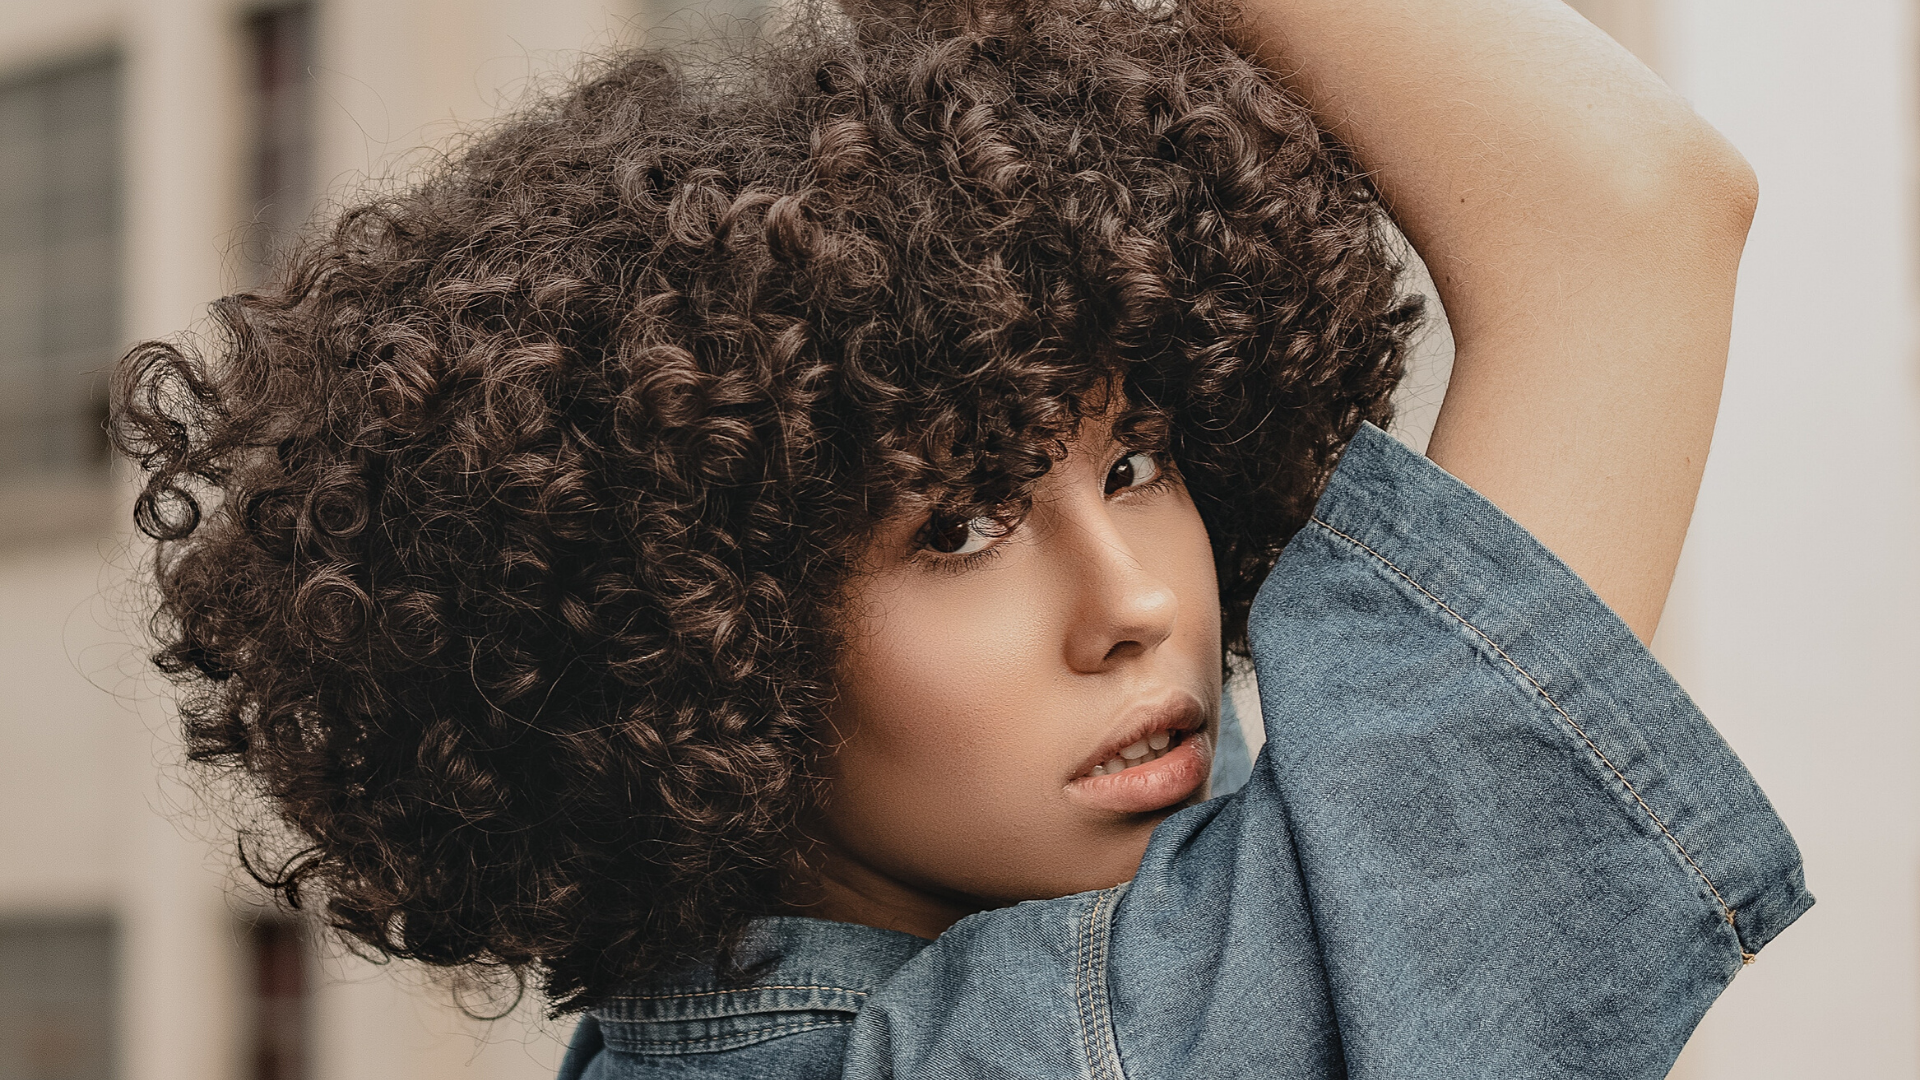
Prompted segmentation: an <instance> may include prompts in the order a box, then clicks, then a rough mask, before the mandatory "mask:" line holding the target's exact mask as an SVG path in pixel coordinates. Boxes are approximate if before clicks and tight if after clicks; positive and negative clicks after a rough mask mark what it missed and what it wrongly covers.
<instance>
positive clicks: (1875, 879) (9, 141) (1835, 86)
mask: <svg viewBox="0 0 1920 1080" xmlns="http://www.w3.org/2000/svg"><path fill="white" fill-rule="evenodd" d="M753 2H755V0H737V6H735V7H731V8H729V7H726V6H724V4H725V3H726V0H714V6H713V7H712V8H711V10H712V11H714V12H716V13H718V14H720V15H722V16H724V15H726V14H728V13H731V12H737V13H741V14H745V13H747V12H748V10H749V8H748V6H747V5H749V4H751V3H753ZM669 5H671V7H669ZM1913 5H1914V0H1846V2H1845V3H1840V4H1832V3H1822V2H1817V0H1583V2H1580V3H1576V4H1575V6H1576V7H1578V8H1579V9H1580V10H1581V11H1582V12H1583V13H1584V14H1586V15H1587V16H1588V17H1589V18H1591V19H1593V20H1594V21H1595V22H1596V23H1598V24H1599V25H1601V26H1602V27H1603V28H1605V29H1607V30H1608V31H1609V32H1610V33H1613V34H1614V35H1615V36H1616V37H1617V38H1618V39H1619V40H1621V41H1622V42H1623V43H1624V44H1626V45H1627V46H1628V47H1629V48H1632V49H1633V50H1634V51H1635V52H1636V53H1638V54H1639V55H1640V56H1641V57H1642V58H1643V59H1645V60H1646V61H1647V62H1648V63H1649V65H1650V66H1652V67H1654V68H1655V70H1657V71H1659V72H1660V73H1661V74H1662V75H1663V76H1665V77H1666V78H1667V79H1668V81H1669V82H1671V83H1672V84H1673V85H1674V86H1675V87H1676V88H1677V89H1679V90H1680V91H1681V92H1682V93H1683V94H1685V95H1687V96H1688V97H1689V98H1690V99H1691V100H1692V101H1693V102H1694V104H1695V105H1696V107H1698V108H1699V109H1700V110H1701V111H1702V112H1703V113H1704V114H1705V115H1706V116H1707V117H1708V118H1709V119H1710V120H1712V121H1713V122H1714V123H1715V124H1717V125H1718V126H1719V127H1720V128H1721V130H1722V131H1724V132H1726V133H1727V135H1728V136H1729V137H1730V138H1731V139H1732V140H1733V141H1734V143H1735V144H1736V145H1738V146H1739V147H1740V149H1741V150H1743V151H1744V152H1745V153H1746V155H1747V156H1748V158H1749V159H1750V160H1751V161H1752V162H1753V163H1754V166H1755V168H1756V169H1757V170H1758V172H1759V174H1760V178H1761V184H1762V188H1763V197H1762V203H1761V209H1760V214H1759V218H1758V220H1757V221H1756V223H1755V227H1754V232H1753V238H1752V242H1751V244H1750V246H1749V249H1748V254H1747V259H1746V263H1745V265H1744V268H1743V276H1742V284H1741V292H1740V299H1739V305H1738V311H1737V314H1736V327H1735V335H1734V346H1733V362H1732V365H1731V368H1730V371H1729V375H1728V382H1727V393H1726V398H1725V403H1724V406H1723V410H1722V417H1721V423H1720V428H1719V432H1718V435H1717V436H1716V441H1715V444H1714V451H1713V457H1712V459H1711V461H1710V463H1709V466H1708V471H1707V479H1706V483H1705V485H1704V488H1703V491H1702V493H1701V500H1700V506H1699V511H1698V513H1697V515H1696V518H1695V523H1694V528H1693V531H1692V534H1691V536H1690V539H1689V541H1688V547H1687V553H1686V556H1685V559H1684V560H1683V565H1682V569H1681V574H1680V577H1679V580H1678V582H1677V583H1676V586H1675V592H1674V598H1673V601H1672V603H1671V605H1670V607H1669V609H1668V616H1667V619H1666V621H1665V622H1664V623H1663V625H1662V627H1661V631H1660V635H1659V637H1658V638H1657V639H1656V642H1655V645H1656V648H1657V649H1658V650H1659V652H1660V653H1661V655H1662V656H1663V658H1664V659H1666V660H1667V662H1668V663H1669V664H1670V665H1671V666H1672V667H1673V668H1674V670H1675V672H1676V674H1677V675H1678V676H1679V677H1680V680H1681V682H1682V683H1683V684H1685V685H1686V686H1687V687H1688V688H1689V689H1690V690H1691V691H1692V692H1693V693H1694V695H1695V696H1696V697H1697V698H1698V699H1699V700H1700V702H1701V704H1702V705H1703V707H1704V708H1705V709H1706V711H1707V713H1708V714H1709V715H1710V716H1712V717H1714V718H1715V720H1716V722H1717V723H1718V724H1719V725H1720V727H1721V729H1722V730H1723V731H1724V732H1725V733H1726V735H1727V737H1728V739H1729V741H1731V742H1732V743H1733V745H1734V747H1735V748H1736V749H1737V750H1738V751H1740V753H1741V754H1742V755H1743V756H1744V757H1745V758H1746V760H1747V762H1748V763H1749V764H1750V766H1751V767H1752V768H1753V770H1754V772H1755V773H1756V774H1757V775H1758V776H1759V778H1760V780H1761V782H1762V784H1763V785H1764V786H1765V787H1766V789H1767V790H1768V792H1769V793H1770V794H1771V795H1772V797H1773V798H1774V799H1775V801H1776V803H1777V804H1778V805H1779V808H1780V809H1781V811H1782V812H1783V814H1784V815H1785V816H1786V819H1787V821H1788V822H1789V824H1790V825H1791V826H1792V827H1793V828H1794V830H1795V833H1796V835H1797V836H1798V838H1799V840H1800V842H1801V844H1802V847H1803V848H1804V850H1805V853H1806V857H1807V867H1808V876H1809V879H1810V883H1811V885H1812V887H1813V889H1814V891H1815V893H1816V894H1817V895H1818V896H1819V898H1820V904H1819V906H1818V907H1816V908H1815V909H1814V910H1813V911H1812V912H1811V913H1810V914H1809V915H1808V916H1806V918H1804V919H1803V920H1802V922H1801V924H1800V925H1799V926H1796V927H1795V928H1794V929H1793V930H1792V931H1791V932H1790V933H1788V934H1787V935H1786V936H1785V937H1783V938H1782V939H1781V940H1780V941H1779V942H1778V943H1777V944H1775V945H1774V946H1773V947H1772V948H1771V949H1769V950H1768V952H1767V953H1766V954H1765V956H1764V957H1763V958H1762V959H1761V960H1760V962H1759V963H1758V964H1756V965H1755V966H1754V967H1752V968H1750V969H1748V970H1746V971H1745V972H1743V973H1742V974H1741V975H1740V977H1739V978H1738V979H1737V980H1736V981H1735V983H1734V985H1733V987H1732V989H1731V990H1730V991H1729V992H1728V993H1727V995H1726V997H1725V998H1724V999H1723V1000H1722V1002H1721V1003H1720V1004H1719V1005H1718V1006H1716V1008H1715V1009H1714V1011H1713V1012H1712V1013H1711V1014H1710V1015H1709V1017H1708V1019H1707V1021H1706V1022H1705V1024H1703V1026H1702V1028H1701V1030H1700V1032H1699V1034H1698V1035H1697V1036H1696V1038H1695V1039H1694V1042H1693V1044H1692V1045H1691V1046H1690V1047H1689V1048H1688V1050H1687V1053H1686V1054H1685V1055H1684V1056H1683V1057H1682V1059H1681V1062H1680V1064H1679V1066H1678V1067H1677V1069H1676V1072H1675V1076H1678V1077H1684V1078H1686V1080H1708V1078H1711V1080H1732V1078H1734V1077H1741V1078H1743V1080H1752V1078H1756V1077H1758V1078H1772V1077H1780V1078H1787V1077H1794V1078H1798V1077H1806V1076H1816V1075H1818V1076H1830V1075H1845V1076H1858V1077H1874V1078H1879V1077H1888V1078H1920V1023H1917V1022H1916V1021H1920V968H1917V966H1916V961H1920V940H1916V937H1917V936H1920V805H1917V804H1920V746H1917V745H1916V742H1917V741H1920V727H1917V726H1916V721H1917V720H1920V705H1917V704H1916V696H1915V694H1914V692H1913V691H1912V689H1911V684H1912V682H1913V678H1914V677H1913V672H1914V671H1915V670H1920V663H1917V662H1916V654H1917V653H1920V648H1917V647H1920V619H1916V616H1915V614H1914V612H1915V601H1916V600H1920V571H1917V570H1916V569H1915V560H1916V556H1920V472H1917V471H1916V464H1917V463H1920V457H1916V454H1917V453H1920V388H1916V372H1920V365H1917V364H1916V355H1915V347H1914V346H1915V340H1914V328H1915V322H1916V314H1920V295H1917V294H1916V281H1915V275H1914V273H1913V261H1914V253H1915V245H1916V242H1920V230H1917V229H1916V227H1915V215H1914V213H1913V205H1914V197H1915V183H1914V181H1915V176H1914V168H1913V158H1914V148H1915V142H1916V136H1917V135H1920V116H1917V115H1916V110H1915V107H1914V105H1915V93H1916V89H1917V88H1920V87H1917V85H1916V80H1915V78H1914V75H1915V70H1914V69H1915V55H1916V49H1915V45H1916V34H1915V19H1914V10H1913ZM687 10H689V9H687V8H683V7H681V6H680V4H679V3H678V2H677V0H657V2H656V3H655V5H654V6H652V7H648V6H646V0H312V2H309V3H302V4H253V3H245V2H241V0H60V2H59V3H51V2H48V0H0V1080H13V1078H16V1077H19V1078H29V1077H30V1078H35V1080H52V1078H60V1080H96V1078H99V1080H104V1078H109V1077H113V1078H124V1080H189V1078H191V1080H293V1078H299V1080H335V1078H340V1080H346V1078H373V1077H409V1078H413V1077H421V1078H434V1077H455V1076H460V1077H467V1076H471V1077H481V1078H501V1080H505V1078H509V1077H514V1078H518V1077H526V1078H537V1077H544V1076H550V1075H552V1072H553V1069H554V1067H555V1065H556V1063H557V1061H558V1058H559V1052H560V1041H561V1040H562V1039H563V1038H564V1035H565V1030H566V1027H567V1026H568V1025H565V1024H558V1025H556V1024H552V1023H548V1022H544V1021H541V1020H540V1019H539V1016H538V1003H537V1002H526V1003H523V1004H522V1006H521V1007H520V1008H519V1009H517V1010H516V1011H515V1012H513V1013H512V1014H511V1015H510V1016H508V1017H507V1018H506V1019H503V1020H499V1021H495V1022H492V1023H484V1022H481V1021H477V1020H473V1019H470V1018H469V1017H468V1016H466V1015H464V1014H463V1013H462V1012H461V1011H460V1010H459V1009H457V1008H455V1007H454V1006H453V1005H452V1004H451V1002H450V998H449V994H448V992H447V991H446V990H445V989H443V988H441V987H439V986H436V985H434V984H431V983H430V982H429V981H428V980H427V979H425V978H424V977H423V976H421V975H420V974H419V973H417V972H412V971H407V970H402V969H399V968H396V967H391V966H389V967H377V966H374V965H371V964H368V963H366V962H364V961H360V960H356V959H353V958H351V957H348V956H343V955H342V954H341V953H340V951H339V950H338V949H337V948H330V947H327V946H325V945H324V944H322V943H319V942H316V941H314V940H312V938H311V936H310V935H308V934H307V933H306V932H305V931H304V930H303V928H301V927H300V926H299V925H298V924H296V923H293V922H290V921H288V920H286V919H285V918H284V917H283V916H281V915H279V914H278V913H276V912H274V911H272V910H271V909H269V908H267V907H265V906H263V905H262V904H260V902H259V899H258V897H257V895H256V894H254V893H253V892H251V891H249V889H247V888H245V887H242V886H241V885H238V884H236V883H235V875H234V874H233V873H232V866H231V861H230V858H229V857H228V855H227V853H226V842H225V841H224V840H223V839H222V835H221V831H222V824H221V822H220V821H219V820H218V819H217V817H216V816H215V815H214V814H213V813H212V812H211V811H210V810H208V809H207V808H205V807H201V806H199V805H198V804H196V803H195V801H194V800H193V799H192V797H191V796H190V795H189V794H188V793H187V791H186V789H185V788H184V787H183V785H182V784H181V776H180V768H179V765H178V754H177V747H176V745H175V742H174V740H173V738H172V736H171V735H170V728H169V724H168V717H167V713H166V708H165V702H164V699H163V697H162V696H161V694H162V690H163V687H161V685H160V684H159V683H158V682H157V680H156V679H154V678H153V677H152V676H150V675H148V674H147V673H146V672H145V671H144V668H143V660H142V658H141V656H140V653H139V647H138V644H137V642H138V636H139V625H138V618H137V615H135V614H133V613H135V612H137V611H138V608H139V604H140V601H141V598H140V597H139V595H138V594H137V592H133V591H130V587H129V586H128V585H127V581H128V573H127V572H128V570H129V568H130V567H132V566H133V565H134V563H135V562H136V561H137V559H138V558H139V550H138V548H137V547H134V546H133V545H132V543H131V541H130V539H129V538H128V536H127V529H126V526H125V523H124V522H125V504H126V499H127V493H126V491H125V490H124V488H122V487H117V486H116V485H115V484H114V483H113V480H112V474H111V472H110V470H109V467H108V464H107V461H106V457H105V452H104V446H103V443H102V440H101V438H100V436H99V422H100V419H101V416H102V409H103V407H104V406H103V402H104V382H103V379H102V372H103V371H104V369H105V367H106V366H107V365H108V364H109V363H110V362H111V361H112V359H113V357H114V356H115V355H116V354H117V353H118V351H119V350H121V349H122V348H124V346H125V345H126V343H128V342H129V341H132V340H135V339H138V338H142V337H148V336H154V335H164V334H168V333H172V332H174V331H177V330H180V329H181V328H184V327H190V326H192V325H194V324H195V323H196V321H197V320H198V319H199V318H200V312H201V311H202V309H203V307H204V305H205V303H206V302H207V301H208V300H209V299H211V298H213V297H215V296H218V295H220V294H221V293H223V292H225V291H227V290H229V289H231V288H232V287H234V286H235V285H236V284H239V283H243V282H245V281H246V280H248V278H249V277H251V276H253V275H255V274H257V272H258V266H259V263H260V261H261V259H262V258H263V257H264V255H265V253H266V252H268V251H270V250H271V247H272V245H273V244H274V243H275V242H276V240H277V239H278V238H281V237H284V236H285V235H286V233H287V231H288V230H290V229H292V228H294V227H296V226H297V225H298V224H299V223H300V222H301V221H304V220H305V219H306V218H307V217H308V215H309V214H310V213H311V212H312V209H313V207H314V206H315V205H316V203H318V202H320V201H322V200H324V197H325V195H326V193H327V192H329V191H337V190H339V189H341V188H342V187H343V186H347V185H351V184H353V183H354V182H356V181H357V180H358V179H359V178H362V177H365V176H369V175H371V176H376V177H377V176H383V175H388V174H390V173H392V172H394V171H403V170H404V169H405V167H406V164H407V160H408V156H407V155H408V153H409V152H410V151H412V150H413V149H414V148H416V147H418V146H421V145H426V144H436V143H440V144H444V142H445V141H446V140H448V139H449V138H451V137H453V136H455V135H457V133H458V132H459V131H460V130H461V128H462V125H470V124H472V123H474V122H477V121H480V120H483V119H485V118H486V117H487V116H489V115H492V114H493V113H495V112H496V111H497V110H498V109H500V108H501V107H502V106H504V105H510V104H511V103H512V102H514V101H515V100H517V98H518V97H519V96H520V95H521V94H523V93H524V92H525V91H526V89H527V88H528V87H529V86H530V85H532V84H534V83H537V82H538V80H540V79H541V78H542V77H545V76H549V75H550V74H551V73H553V72H555V71H564V70H565V69H567V68H568V67H569V66H570V65H571V64H572V63H573V62H574V61H575V60H576V59H577V58H578V57H579V56H580V54H581V53H582V52H588V53H591V52H600V51H604V50H606V49H608V48H611V47H614V46H616V45H618V44H620V43H623V42H632V41H636V40H639V39H641V38H642V37H644V36H645V35H646V32H647V28H648V27H651V26H655V25H658V24H659V23H661V22H662V21H663V20H665V19H666V18H667V17H668V16H670V15H672V14H674V12H676V11H681V12H685V11H687ZM1446 362H1447V346H1446V336H1445V331H1444V326H1440V327H1437V328H1436V330H1435V331H1434V333H1433V334H1432V335H1430V337H1429V339H1428V342H1427V345H1426V347H1425V348H1424V349H1423V351H1422V359H1421V364H1420V370H1419V371H1418V372H1416V375H1415V377H1414V379H1413V380H1412V381H1411V382H1410V385H1409V392H1408V395H1407V400H1408V403H1409V406H1410V407H1409V409H1408V416H1407V419H1406V421H1405V424H1404V432H1403V433H1404V434H1406V435H1407V436H1408V437H1409V438H1411V439H1413V440H1414V441H1418V440H1419V438H1420V437H1421V434H1420V433H1421V429H1422V427H1423V425H1424V424H1425V423H1427V422H1428V421H1429V420H1430V416H1431V410H1432V407H1433V405H1435V404H1437V401H1438V398H1439V394H1440V392H1441V390H1442V389H1443V388H1444V380H1445V369H1446Z"/></svg>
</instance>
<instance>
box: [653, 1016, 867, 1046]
mask: <svg viewBox="0 0 1920 1080" xmlns="http://www.w3.org/2000/svg"><path fill="white" fill-rule="evenodd" d="M851 1023H853V1021H852V1020H817V1021H815V1022H813V1023H811V1024H774V1025H772V1026H771V1027H763V1028H749V1029H747V1030H746V1031H730V1032H727V1033H726V1034H724V1035H700V1036H696V1037H694V1038H691V1039H632V1040H622V1041H627V1042H631V1043H632V1045H634V1046H640V1047H648V1048H655V1047H665V1046H691V1045H693V1044H694V1043H716V1042H726V1041H728V1040H731V1039H739V1038H745V1037H746V1036H749V1035H766V1036H768V1037H770V1038H772V1037H778V1036H781V1035H798V1034H799V1033H801V1032H803V1031H814V1030H817V1029H819V1028H828V1027H845V1026H846V1025H848V1024H851ZM755 1041H757V1042H765V1041H766V1040H765V1039H758V1040H755ZM642 1052H644V1051H642Z"/></svg>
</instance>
